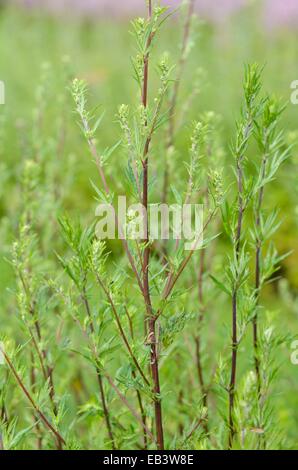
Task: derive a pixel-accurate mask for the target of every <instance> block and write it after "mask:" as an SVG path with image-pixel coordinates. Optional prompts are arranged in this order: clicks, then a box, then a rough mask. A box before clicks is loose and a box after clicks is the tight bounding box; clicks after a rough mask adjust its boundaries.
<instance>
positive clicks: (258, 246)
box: [252, 152, 267, 398]
mask: <svg viewBox="0 0 298 470" xmlns="http://www.w3.org/2000/svg"><path fill="white" fill-rule="evenodd" d="M266 163H267V154H266V152H265V153H264V156H263V159H262V168H261V174H262V180H263V179H264V178H265V174H266ZM263 198H264V186H262V187H261V188H260V190H259V193H258V198H257V207H256V212H255V225H256V231H257V234H259V229H260V224H261V209H262V203H263ZM261 249H262V242H261V240H260V237H259V236H257V238H256V257H255V289H256V303H257V304H258V301H259V297H260V287H261V282H260V281H261V254H262V253H261ZM257 304H256V307H257ZM252 324H253V345H254V356H255V371H256V378H257V391H258V397H259V398H260V394H261V385H262V384H261V374H260V357H259V351H258V349H259V347H258V313H257V310H256V313H255V316H254V318H253V322H252Z"/></svg>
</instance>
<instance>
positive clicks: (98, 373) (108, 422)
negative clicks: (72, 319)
mask: <svg viewBox="0 0 298 470" xmlns="http://www.w3.org/2000/svg"><path fill="white" fill-rule="evenodd" d="M81 297H82V300H83V304H84V306H85V309H86V312H87V315H88V318H89V321H90V329H91V333H92V335H94V333H95V328H94V323H93V319H92V314H91V309H90V305H89V301H88V297H87V292H86V286H85V285H84V286H83V289H82V294H81ZM96 377H97V382H98V386H99V393H100V400H101V404H102V409H103V414H104V417H105V422H106V427H107V431H108V435H109V439H110V441H111V444H112V449H113V450H116V445H115V439H114V434H113V430H112V425H111V419H110V413H109V410H108V407H107V403H106V397H105V391H104V387H103V380H102V374H101V371H100V369H99V367H96Z"/></svg>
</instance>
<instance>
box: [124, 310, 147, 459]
mask: <svg viewBox="0 0 298 470" xmlns="http://www.w3.org/2000/svg"><path fill="white" fill-rule="evenodd" d="M125 313H126V316H127V319H128V324H129V331H130V336H131V339H132V340H134V328H133V322H132V318H131V316H130V314H129V311H128V309H127V307H125ZM132 376H133V378H134V379H136V373H135V371H134V370H133V371H132ZM137 399H138V403H139V408H140V413H141V417H142V421H143V438H144V449H145V450H146V449H148V438H147V432H146V423H147V416H146V412H145V409H144V406H143V401H142V395H141V393H140V391H139V390H137Z"/></svg>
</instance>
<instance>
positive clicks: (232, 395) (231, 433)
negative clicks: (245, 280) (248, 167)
mask: <svg viewBox="0 0 298 470" xmlns="http://www.w3.org/2000/svg"><path fill="white" fill-rule="evenodd" d="M246 132H247V134H248V132H249V126H248V127H247V131H246ZM237 184H238V220H237V230H236V238H235V253H236V259H237V261H238V260H239V256H240V248H241V245H240V244H241V232H242V223H243V213H244V204H243V170H242V157H241V156H240V157H239V158H238V159H237ZM237 301H238V290H237V289H236V288H235V289H234V291H233V295H232V362H231V377H230V385H229V440H228V446H229V449H231V448H232V445H233V440H234V436H235V434H236V429H235V422H234V405H235V388H236V373H237V353H238V335H237V317H238V312H237Z"/></svg>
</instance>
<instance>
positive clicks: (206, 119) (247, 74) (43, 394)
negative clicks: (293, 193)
mask: <svg viewBox="0 0 298 470" xmlns="http://www.w3.org/2000/svg"><path fill="white" fill-rule="evenodd" d="M184 3H185V5H184V9H183V28H182V34H181V43H180V47H179V48H178V44H177V50H178V57H177V59H173V58H172V57H171V55H170V54H169V53H168V52H166V53H162V55H161V56H159V54H160V35H161V31H162V28H164V27H165V25H166V24H167V22H170V21H172V15H173V14H174V12H173V11H172V10H168V9H167V8H164V7H161V6H160V5H159V2H155V1H154V0H147V1H146V2H145V4H146V15H145V17H144V18H137V19H135V20H134V21H133V22H132V24H131V33H132V36H133V39H134V44H135V53H134V57H133V58H132V59H131V63H132V71H133V78H134V82H135V83H134V85H135V88H133V85H132V86H131V87H130V92H131V94H132V96H130V97H127V101H129V102H130V105H127V104H120V105H119V107H118V110H117V113H116V124H115V123H110V125H111V127H112V126H114V127H113V131H112V135H113V137H114V136H115V138H114V143H113V144H111V146H109V147H106V148H105V147H104V146H103V145H102V140H103V139H102V138H101V137H102V133H103V124H104V120H105V119H106V117H105V115H104V113H100V112H99V111H98V107H94V108H92V106H90V103H91V101H92V96H91V93H90V91H89V86H88V84H87V81H85V80H83V79H82V78H74V74H73V72H72V70H71V61H70V60H69V59H67V58H64V60H63V63H62V64H61V70H60V75H61V76H60V79H59V80H61V84H60V89H61V93H60V95H59V96H58V98H57V96H56V99H55V100H54V104H53V93H54V91H53V88H52V82H53V80H52V78H53V70H52V67H51V65H50V64H44V65H43V67H42V70H41V81H40V85H39V87H38V89H37V91H36V96H35V106H34V111H33V113H32V117H31V121H30V123H29V126H30V127H29V129H30V132H29V131H28V124H27V123H26V124H24V123H23V122H20V123H19V125H18V135H19V137H20V139H19V140H20V148H21V152H22V155H23V159H22V162H21V166H20V168H19V171H18V174H17V180H18V185H19V188H20V194H21V197H19V200H18V207H19V212H18V217H17V222H13V223H12V224H11V226H9V221H7V224H8V225H7V226H6V225H4V224H3V226H2V225H1V233H2V231H3V233H5V237H4V238H3V239H5V240H7V245H10V249H9V250H7V253H6V257H7V259H8V261H9V263H10V265H11V268H12V271H13V276H14V279H15V287H14V290H13V292H12V293H11V297H12V301H11V306H10V307H9V309H8V314H9V317H10V320H11V327H10V329H9V330H8V331H7V333H6V335H1V338H0V339H1V343H0V354H1V356H0V357H1V358H2V359H3V361H2V362H3V365H0V428H1V439H0V443H1V448H3V449H19V448H30V449H40V450H41V449H57V450H66V449H70V450H74V449H107V450H109V449H111V450H119V449H143V450H146V449H157V450H163V449H198V450H205V449H230V450H232V449H274V448H279V447H282V442H283V438H282V436H281V435H280V434H279V433H278V432H277V431H276V430H277V428H276V426H275V424H274V423H275V419H276V413H275V408H274V403H273V401H272V400H271V394H272V390H273V387H274V380H275V379H276V375H277V370H278V366H277V364H276V363H275V357H276V354H275V351H277V350H278V349H279V348H280V347H282V345H283V344H285V342H287V341H288V340H289V338H288V336H287V335H283V336H281V335H280V334H279V332H278V329H277V328H276V327H275V325H274V321H273V318H274V313H273V312H272V311H271V310H270V308H268V307H267V306H266V307H265V306H264V303H263V300H264V296H265V293H266V289H267V285H268V284H269V283H273V282H275V280H276V277H278V276H280V275H281V271H280V266H281V265H282V263H283V260H284V258H285V256H287V255H286V254H284V253H278V251H277V249H276V247H275V245H274V236H275V233H276V232H277V230H278V229H279V228H280V225H281V218H280V214H279V211H278V208H272V207H271V206H270V204H269V203H268V200H269V196H270V187H271V185H272V184H273V182H274V180H275V179H276V178H277V174H278V170H279V169H280V167H281V166H282V165H284V164H286V163H285V162H286V160H287V159H288V158H289V155H290V151H291V146H290V145H289V144H288V142H287V137H286V134H285V132H284V131H283V130H282V126H281V119H282V115H283V113H284V111H285V106H284V105H283V104H282V103H281V102H280V100H279V99H277V98H276V97H274V96H271V95H266V94H265V93H263V91H262V73H263V70H262V67H260V66H258V65H257V64H248V65H246V66H245V71H244V80H243V99H242V107H241V110H240V113H239V118H238V120H237V122H236V125H235V129H234V131H235V137H234V139H233V142H232V144H230V142H226V139H225V138H224V132H223V126H224V124H223V120H222V118H221V117H220V116H218V115H217V114H216V113H215V112H214V111H210V110H205V111H203V112H201V113H200V114H199V115H196V116H195V119H193V113H192V104H193V102H194V101H195V100H197V97H198V95H200V94H201V93H203V90H204V81H205V78H204V77H205V74H204V72H203V71H202V70H198V71H192V73H193V77H194V78H193V87H192V89H191V90H188V89H184V87H183V79H184V75H185V74H186V73H187V71H188V69H189V68H190V66H189V61H188V59H189V58H190V57H191V54H192V50H193V49H194V48H195V44H196V30H197V21H196V18H195V0H187V1H186V2H184ZM175 21H176V19H175ZM56 80H57V77H56ZM132 81H133V80H132ZM133 90H134V91H133ZM182 101H183V103H182ZM51 106H54V111H53V112H54V114H55V115H56V116H58V118H57V119H55V120H53V119H52V118H51V115H50V116H48V113H49V114H50V110H51ZM73 108H74V109H73ZM73 110H74V111H75V117H76V120H77V123H78V128H77V127H76V135H77V139H81V138H82V140H78V146H79V148H80V151H81V154H82V155H84V156H85V155H86V153H87V152H89V155H90V157H91V158H89V160H91V162H92V165H93V166H92V168H93V173H94V174H93V177H92V181H91V184H90V190H91V191H92V193H93V195H94V197H95V200H96V202H95V203H93V202H92V200H91V199H90V198H88V204H87V207H86V211H85V213H83V214H82V213H81V214H80V217H79V218H78V217H77V216H74V215H73V214H72V213H71V211H69V210H68V207H69V198H70V197H72V196H73V197H77V195H74V194H73V193H72V184H73V181H74V180H75V179H76V178H79V176H78V173H79V172H80V168H81V166H80V165H85V164H86V165H87V164H89V162H88V161H87V159H85V160H83V161H81V160H79V159H78V158H77V157H74V156H73V154H72V152H70V151H69V146H71V149H73V146H74V143H73V141H72V139H69V140H70V142H69V141H68V132H69V126H71V123H72V120H73V119H72V117H71V116H72V115H73V114H72V113H71V112H72V111H73ZM1 135H2V134H1ZM181 135H182V137H183V138H181ZM186 141H187V144H185V142H186ZM0 148H2V147H0ZM2 174H3V177H2ZM9 177H10V175H8V174H6V170H4V169H3V172H1V183H2V180H3V187H4V186H5V184H6V179H8V178H9ZM83 184H84V183H82V186H83ZM78 197H80V196H78ZM94 204H96V206H94ZM193 209H194V210H193ZM67 213H68V215H66V214H67ZM94 214H95V217H94V216H93V215H94ZM214 331H216V333H217V335H218V337H219V338H220V340H219V341H217V342H216V343H215V342H214V334H213V333H214ZM292 344H294V343H292ZM295 356H296V354H295V351H294V352H293V354H292V358H294V359H293V360H296V359H295ZM18 403H22V406H21V409H20V407H19V406H18Z"/></svg>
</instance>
